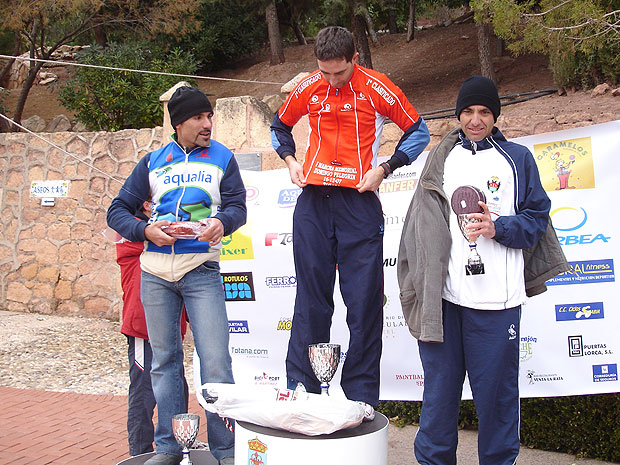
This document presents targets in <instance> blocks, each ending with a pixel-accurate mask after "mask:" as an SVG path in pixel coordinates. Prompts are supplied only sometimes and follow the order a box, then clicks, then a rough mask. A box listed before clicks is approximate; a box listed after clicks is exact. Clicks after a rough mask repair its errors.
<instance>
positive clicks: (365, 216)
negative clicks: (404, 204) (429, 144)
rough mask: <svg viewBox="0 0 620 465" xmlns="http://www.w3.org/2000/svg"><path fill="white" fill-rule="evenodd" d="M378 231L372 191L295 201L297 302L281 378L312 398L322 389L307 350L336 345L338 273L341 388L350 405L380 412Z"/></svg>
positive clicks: (312, 191) (307, 191)
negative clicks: (344, 338) (343, 338)
mask: <svg viewBox="0 0 620 465" xmlns="http://www.w3.org/2000/svg"><path fill="white" fill-rule="evenodd" d="M383 224H384V221H383V212H382V210H381V203H380V202H379V198H378V197H377V195H376V194H375V193H373V192H364V193H362V194H360V193H359V192H358V191H357V190H355V189H351V188H344V187H331V186H314V185H309V186H306V187H305V188H304V189H303V192H302V193H301V195H300V196H299V198H298V199H297V205H296V207H295V213H294V215H293V255H294V258H295V272H296V275H297V295H296V298H295V311H294V314H293V326H292V329H291V337H290V340H289V345H288V354H287V356H286V372H287V377H288V378H289V380H295V382H296V381H301V382H302V383H303V384H304V386H305V387H306V389H307V390H308V391H309V392H316V393H318V392H320V383H319V381H318V380H317V378H316V376H315V375H314V373H313V371H312V368H311V366H310V361H309V359H308V345H309V344H315V343H319V342H332V343H339V342H340V341H334V340H331V338H330V329H331V320H332V315H333V313H334V298H333V295H334V285H335V280H336V267H338V274H339V284H340V292H341V294H342V297H343V300H344V303H345V305H346V307H347V316H346V321H347V325H348V327H349V347H348V349H346V359H345V362H344V365H343V367H342V374H341V386H342V389H343V391H344V393H345V395H346V396H347V398H348V399H350V400H358V401H363V402H366V403H368V404H370V405H372V406H374V407H377V404H378V402H379V362H380V360H381V349H382V340H381V337H382V331H383V229H384V226H383ZM342 349H343V351H344V350H345V348H344V347H343V348H342ZM291 384H293V383H290V382H289V385H291ZM293 385H294V384H293Z"/></svg>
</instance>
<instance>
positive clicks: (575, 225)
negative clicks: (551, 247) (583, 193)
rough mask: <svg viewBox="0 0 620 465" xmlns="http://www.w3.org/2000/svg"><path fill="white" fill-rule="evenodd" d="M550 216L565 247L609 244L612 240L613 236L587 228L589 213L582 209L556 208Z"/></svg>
mask: <svg viewBox="0 0 620 465" xmlns="http://www.w3.org/2000/svg"><path fill="white" fill-rule="evenodd" d="M549 216H550V217H551V219H552V220H553V227H554V229H555V230H556V231H557V233H558V240H559V241H560V244H562V245H564V246H568V245H585V244H593V243H595V242H597V243H598V242H605V243H607V242H609V239H611V236H606V235H605V234H603V233H602V232H592V231H589V230H587V229H586V228H585V225H586V223H587V221H588V213H587V212H586V210H585V209H584V208H582V207H579V208H574V207H560V208H556V209H555V210H553V211H552V212H551V213H550V214H549Z"/></svg>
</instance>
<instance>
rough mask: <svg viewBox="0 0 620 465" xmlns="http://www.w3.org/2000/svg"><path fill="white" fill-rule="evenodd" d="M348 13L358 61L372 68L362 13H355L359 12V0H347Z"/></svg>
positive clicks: (365, 66)
mask: <svg viewBox="0 0 620 465" xmlns="http://www.w3.org/2000/svg"><path fill="white" fill-rule="evenodd" d="M348 3H349V13H350V15H351V25H352V27H351V29H352V31H351V32H352V33H353V40H354V41H355V48H356V49H357V51H358V52H359V54H360V56H359V59H358V63H359V65H360V66H363V67H364V68H370V69H372V57H371V54H370V47H369V46H368V37H367V36H366V20H365V19H364V16H363V15H362V14H356V11H357V12H359V11H360V9H359V8H358V6H359V0H349V2H348Z"/></svg>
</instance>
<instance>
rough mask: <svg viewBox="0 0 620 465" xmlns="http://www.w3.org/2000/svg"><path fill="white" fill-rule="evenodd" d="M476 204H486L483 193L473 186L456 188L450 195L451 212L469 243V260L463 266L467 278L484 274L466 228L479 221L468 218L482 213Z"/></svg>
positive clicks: (482, 265) (480, 260) (473, 243)
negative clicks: (473, 214)
mask: <svg viewBox="0 0 620 465" xmlns="http://www.w3.org/2000/svg"><path fill="white" fill-rule="evenodd" d="M478 202H484V203H486V197H485V196H484V192H482V191H481V190H480V189H478V188H477V187H474V186H460V187H457V188H456V190H455V191H454V193H453V194H452V199H451V201H450V204H451V205H452V210H453V211H454V213H455V214H456V217H457V219H458V222H459V229H460V230H461V233H462V234H463V236H464V237H465V240H466V241H467V242H468V243H469V258H468V259H467V264H466V265H465V274H466V275H468V276H469V275H476V274H484V263H482V259H481V258H480V255H478V251H477V250H476V242H475V241H470V240H469V236H468V232H467V228H466V226H467V225H468V224H472V223H476V222H479V221H480V220H477V219H475V218H470V217H469V216H470V215H471V214H472V213H482V212H483V210H482V207H480V205H478Z"/></svg>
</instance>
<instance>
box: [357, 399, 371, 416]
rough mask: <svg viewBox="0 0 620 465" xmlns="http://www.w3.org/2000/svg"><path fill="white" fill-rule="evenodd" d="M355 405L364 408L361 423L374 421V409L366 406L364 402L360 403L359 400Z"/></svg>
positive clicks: (368, 405)
mask: <svg viewBox="0 0 620 465" xmlns="http://www.w3.org/2000/svg"><path fill="white" fill-rule="evenodd" d="M357 403H358V404H360V405H361V406H362V407H364V419H363V421H373V420H374V419H375V409H374V408H373V406H372V405H370V404H367V403H366V402H362V401H361V400H358V401H357Z"/></svg>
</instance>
